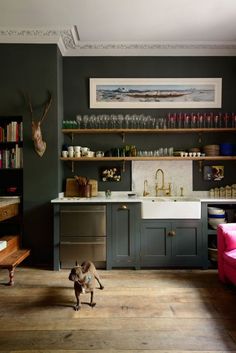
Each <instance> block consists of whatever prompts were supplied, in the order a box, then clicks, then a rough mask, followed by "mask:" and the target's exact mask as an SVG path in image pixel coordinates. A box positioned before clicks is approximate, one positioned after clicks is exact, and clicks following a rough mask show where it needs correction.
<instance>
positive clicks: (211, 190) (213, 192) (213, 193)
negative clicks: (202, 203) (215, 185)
mask: <svg viewBox="0 0 236 353" xmlns="http://www.w3.org/2000/svg"><path fill="white" fill-rule="evenodd" d="M209 196H210V197H214V196H215V191H214V189H210V190H209Z"/></svg>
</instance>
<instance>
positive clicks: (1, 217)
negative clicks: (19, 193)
mask: <svg viewBox="0 0 236 353" xmlns="http://www.w3.org/2000/svg"><path fill="white" fill-rule="evenodd" d="M18 213H19V204H18V203H15V204H12V205H7V206H3V207H0V221H5V220H6V219H9V218H11V217H14V216H17V215H18Z"/></svg>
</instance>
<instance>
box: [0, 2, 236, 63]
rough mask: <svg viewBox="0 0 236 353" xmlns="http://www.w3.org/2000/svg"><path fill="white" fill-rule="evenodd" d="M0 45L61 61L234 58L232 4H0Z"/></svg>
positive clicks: (235, 29)
mask: <svg viewBox="0 0 236 353" xmlns="http://www.w3.org/2000/svg"><path fill="white" fill-rule="evenodd" d="M0 43H57V44H58V45H59V47H60V49H61V52H62V54H63V55H67V56H69V55H72V56H82V55H236V0H198V1H197V0H0Z"/></svg>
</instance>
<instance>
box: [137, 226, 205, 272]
mask: <svg viewBox="0 0 236 353" xmlns="http://www.w3.org/2000/svg"><path fill="white" fill-rule="evenodd" d="M201 228H202V227H201V221H200V220H199V221H196V220H186V219H183V220H182V219H181V220H169V221H166V220H165V221H163V220H151V219H150V220H145V221H142V226H141V242H140V243H141V245H140V266H141V267H207V253H206V250H205V248H206V247H205V246H203V245H204V244H203V237H202V229H201Z"/></svg>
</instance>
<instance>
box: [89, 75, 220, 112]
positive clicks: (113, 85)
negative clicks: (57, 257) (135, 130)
mask: <svg viewBox="0 0 236 353" xmlns="http://www.w3.org/2000/svg"><path fill="white" fill-rule="evenodd" d="M89 90H90V108H97V109H99V108H101V109H102V108H109V109H110V108H125V109H127V108H135V109H139V108H140V109H141V108H142V109H143V108H145V109H147V108H152V109H153V108H169V109H171V108H180V109H182V108H221V104H222V102H221V101H222V79H221V78H90V84H89Z"/></svg>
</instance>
